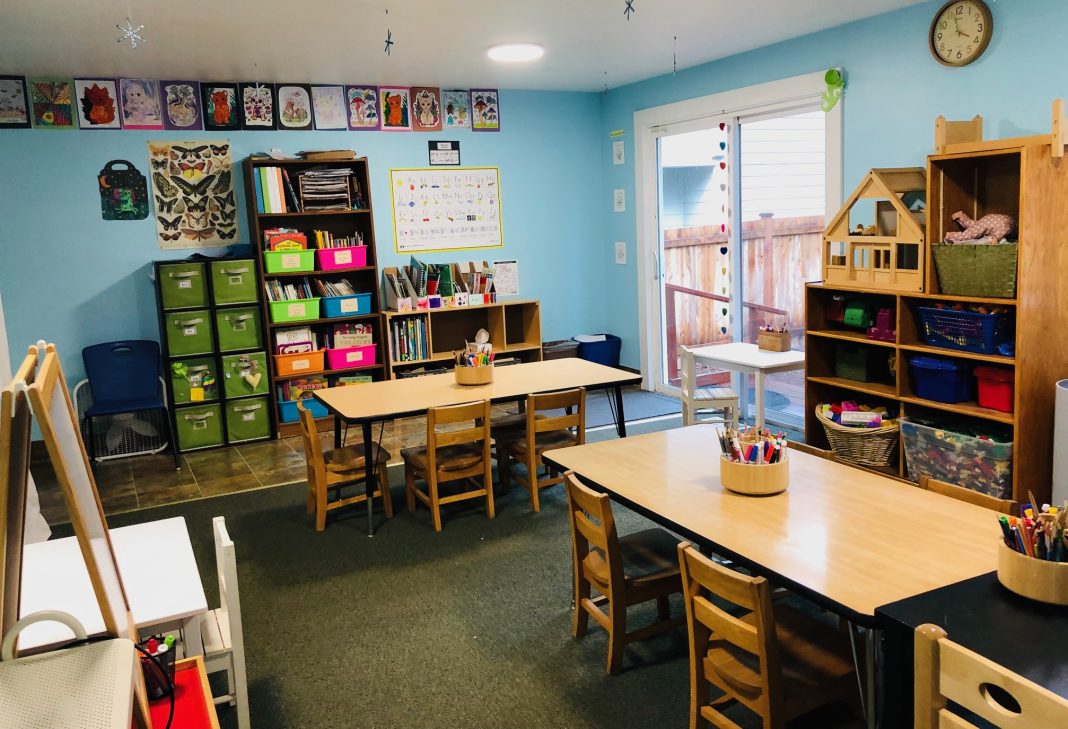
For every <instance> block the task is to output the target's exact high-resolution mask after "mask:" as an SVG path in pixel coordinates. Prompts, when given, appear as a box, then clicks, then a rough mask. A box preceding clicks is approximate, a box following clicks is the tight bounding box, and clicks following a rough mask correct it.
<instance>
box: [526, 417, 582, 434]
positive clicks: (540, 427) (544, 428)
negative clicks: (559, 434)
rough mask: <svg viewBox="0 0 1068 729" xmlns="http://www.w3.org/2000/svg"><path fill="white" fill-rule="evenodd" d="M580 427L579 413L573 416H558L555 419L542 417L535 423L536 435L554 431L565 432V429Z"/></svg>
mask: <svg viewBox="0 0 1068 729" xmlns="http://www.w3.org/2000/svg"><path fill="white" fill-rule="evenodd" d="M577 427H578V413H572V414H571V415H558V416H553V417H541V418H538V419H537V420H535V421H534V430H535V432H536V433H546V432H548V431H552V430H564V429H565V428H577Z"/></svg>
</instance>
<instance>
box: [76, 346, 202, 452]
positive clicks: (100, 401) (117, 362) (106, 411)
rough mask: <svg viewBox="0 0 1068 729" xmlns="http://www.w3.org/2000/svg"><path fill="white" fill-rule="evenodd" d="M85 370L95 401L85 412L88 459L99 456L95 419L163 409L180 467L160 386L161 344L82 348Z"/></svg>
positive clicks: (168, 438) (172, 447)
mask: <svg viewBox="0 0 1068 729" xmlns="http://www.w3.org/2000/svg"><path fill="white" fill-rule="evenodd" d="M82 361H84V362H85V373H86V376H87V377H88V378H89V387H90V389H91V390H92V392H93V404H92V406H91V407H90V408H89V409H88V410H86V411H85V424H86V427H87V429H88V439H87V440H88V443H89V460H90V462H93V461H94V460H95V458H96V440H95V438H94V437H93V418H96V417H100V416H104V415H118V414H120V413H138V412H144V411H146V410H162V411H163V422H164V423H165V424H166V425H165V428H166V432H167V440H169V441H170V442H171V450H172V451H173V452H174V467H175V469H180V468H181V463H180V461H179V458H178V443H177V442H176V440H175V438H174V430H173V428H172V427H171V414H170V411H169V410H168V409H167V404H166V402H164V399H163V389H162V387H161V386H160V381H159V378H160V375H161V367H162V365H161V364H160V353H159V343H158V342H153V341H151V340H146V339H128V340H125V341H121V342H106V343H104V344H94V345H93V346H91V347H86V348H85V349H83V350H82Z"/></svg>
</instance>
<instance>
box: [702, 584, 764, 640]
mask: <svg viewBox="0 0 1068 729" xmlns="http://www.w3.org/2000/svg"><path fill="white" fill-rule="evenodd" d="M693 617H694V619H695V620H699V621H701V624H702V625H704V626H705V627H706V628H708V629H709V630H711V631H712V638H713V639H719V640H725V641H727V642H728V643H730V644H731V645H736V646H738V647H739V648H741V649H742V650H744V651H748V652H749V653H752V654H754V655H758V654H759V653H760V647H761V645H760V636H759V635H758V634H757V629H756V627H755V626H753V625H750V624H749V623H747V622H745V621H744V620H740V619H738V618H736V617H734V616H733V615H731V614H730V613H728V612H727V611H726V610H724V609H722V608H721V607H719V606H718V605H716V604H715V603H713V602H712V601H711V600H709V599H708V598H707V597H703V596H701V595H697V596H696V597H694V598H693Z"/></svg>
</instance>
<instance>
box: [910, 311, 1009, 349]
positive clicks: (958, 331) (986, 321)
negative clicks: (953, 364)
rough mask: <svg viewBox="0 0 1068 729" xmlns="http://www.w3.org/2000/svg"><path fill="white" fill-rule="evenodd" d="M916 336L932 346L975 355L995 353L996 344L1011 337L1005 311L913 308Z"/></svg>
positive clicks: (1002, 342)
mask: <svg viewBox="0 0 1068 729" xmlns="http://www.w3.org/2000/svg"><path fill="white" fill-rule="evenodd" d="M917 311H918V312H919V313H920V335H921V336H922V337H923V341H924V342H926V343H927V344H930V345H933V346H935V347H946V348H947V349H959V350H962V351H964V352H976V353H978V354H998V347H999V346H1001V345H1002V344H1005V343H1007V342H1011V341H1012V339H1013V327H1012V322H1011V321H1010V319H1009V316H1008V315H1007V314H980V313H978V312H975V311H955V310H954V309H936V308H934V307H930V306H920V307H917Z"/></svg>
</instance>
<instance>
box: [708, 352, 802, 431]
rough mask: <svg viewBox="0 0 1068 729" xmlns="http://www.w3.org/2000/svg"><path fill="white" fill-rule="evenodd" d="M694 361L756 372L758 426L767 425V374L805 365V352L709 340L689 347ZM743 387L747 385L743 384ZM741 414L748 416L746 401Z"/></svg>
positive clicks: (755, 387)
mask: <svg viewBox="0 0 1068 729" xmlns="http://www.w3.org/2000/svg"><path fill="white" fill-rule="evenodd" d="M690 351H691V352H692V353H693V357H694V361H696V362H700V363H701V364H703V365H707V366H708V367H712V368H714V369H720V370H731V371H732V372H740V373H742V374H744V375H753V381H754V389H755V390H756V416H755V419H756V427H757V428H763V427H764V376H765V375H773V374H775V373H776V372H789V371H790V370H803V369H805V353H804V352H796V351H794V350H790V351H789V352H768V351H767V350H763V349H760V348H759V347H757V345H755V344H749V343H748V342H729V343H727V344H710V345H708V346H706V347H694V348H692V349H691V350H690ZM743 391H744V388H743ZM742 408H743V409H742V417H743V419H744V417H745V409H744V408H745V405H744V403H743V404H742Z"/></svg>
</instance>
